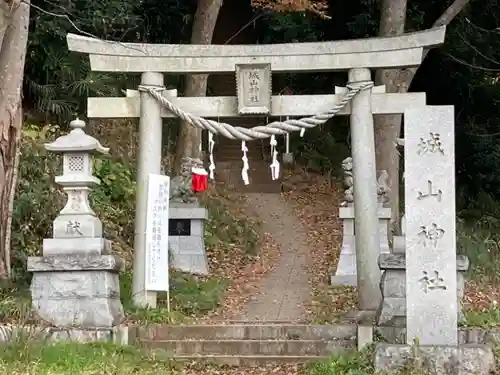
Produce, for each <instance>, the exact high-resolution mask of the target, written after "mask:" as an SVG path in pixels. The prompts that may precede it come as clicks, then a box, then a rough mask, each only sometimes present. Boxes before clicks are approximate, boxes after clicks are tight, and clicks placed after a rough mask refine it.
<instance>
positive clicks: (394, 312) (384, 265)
mask: <svg viewBox="0 0 500 375" xmlns="http://www.w3.org/2000/svg"><path fill="white" fill-rule="evenodd" d="M378 263H379V267H380V269H381V271H383V274H382V277H381V279H380V290H381V292H382V302H381V304H380V306H379V309H378V312H377V324H378V325H384V326H397V325H399V324H400V323H396V322H397V321H405V320H406V256H405V253H390V254H381V255H380V256H379V260H378ZM468 267H469V261H468V259H467V257H466V256H463V255H458V256H457V303H458V306H461V305H462V298H463V296H464V288H465V286H464V285H465V278H464V273H465V271H467V269H468ZM463 320H464V314H463V311H462V309H461V308H459V309H458V321H459V322H461V321H463Z"/></svg>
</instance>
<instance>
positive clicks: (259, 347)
mask: <svg viewBox="0 0 500 375" xmlns="http://www.w3.org/2000/svg"><path fill="white" fill-rule="evenodd" d="M138 344H139V345H140V346H141V347H144V348H147V349H155V350H156V349H161V350H165V351H167V352H169V353H172V354H173V355H174V356H177V355H192V354H201V355H238V356H242V355H243V356H246V355H271V356H282V355H284V356H311V355H312V356H323V355H324V356H328V355H331V354H334V353H335V354H336V353H339V354H340V353H344V352H346V351H348V350H353V349H354V348H355V347H356V341H355V340H336V341H332V340H331V341H323V340H155V341H151V340H147V341H143V340H140V341H139V342H138Z"/></svg>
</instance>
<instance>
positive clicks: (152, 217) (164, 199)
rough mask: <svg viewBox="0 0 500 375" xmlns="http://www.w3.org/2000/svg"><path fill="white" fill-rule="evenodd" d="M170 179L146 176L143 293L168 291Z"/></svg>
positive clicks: (162, 176) (161, 176) (167, 177)
mask: <svg viewBox="0 0 500 375" xmlns="http://www.w3.org/2000/svg"><path fill="white" fill-rule="evenodd" d="M169 190H170V177H169V176H164V175H158V174H150V175H149V183H148V212H147V225H146V290H149V291H168V290H169V272H168V265H169V264H168V208H169Z"/></svg>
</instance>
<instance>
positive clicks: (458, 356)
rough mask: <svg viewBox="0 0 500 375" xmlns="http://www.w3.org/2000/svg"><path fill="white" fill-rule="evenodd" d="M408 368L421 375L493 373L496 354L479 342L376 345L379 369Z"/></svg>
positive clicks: (387, 371)
mask: <svg viewBox="0 0 500 375" xmlns="http://www.w3.org/2000/svg"><path fill="white" fill-rule="evenodd" d="M405 368H415V370H416V371H417V372H418V373H419V374H420V373H421V374H424V373H425V374H427V373H428V374H435V375H445V374H450V375H489V374H492V373H493V372H494V371H495V357H494V355H493V352H492V350H491V349H490V348H489V347H488V346H487V345H477V344H474V345H473V344H468V345H458V346H418V347H417V346H415V347H412V346H409V345H392V344H378V345H377V346H376V348H375V372H377V373H379V372H383V373H399V372H400V371H401V370H403V369H405ZM419 370H420V371H419ZM422 371H424V372H422Z"/></svg>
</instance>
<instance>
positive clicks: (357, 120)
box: [67, 27, 445, 311]
mask: <svg viewBox="0 0 500 375" xmlns="http://www.w3.org/2000/svg"><path fill="white" fill-rule="evenodd" d="M444 37H445V27H440V28H435V29H430V30H427V31H423V32H416V33H410V34H405V35H402V36H397V37H387V38H368V39H359V40H348V41H334V42H318V43H292V44H276V45H154V44H139V43H119V42H109V41H103V40H98V39H93V38H88V37H82V36H78V35H74V34H69V35H68V37H67V41H68V47H69V50H70V51H75V52H81V53H85V54H88V55H89V57H90V65H91V69H92V70H93V71H100V72H127V73H140V74H141V85H142V86H143V87H149V88H154V89H155V90H156V91H157V92H158V93H159V94H163V95H164V96H165V97H167V98H168V99H169V100H170V101H171V103H172V104H173V105H174V106H175V107H178V108H180V109H182V110H184V111H185V112H188V113H191V114H194V115H196V116H200V117H207V118H223V117H235V116H239V115H245V114H247V115H248V114H262V115H264V114H265V115H267V116H273V117H281V116H283V117H285V116H292V117H293V116H311V115H315V114H319V113H325V112H328V111H330V110H331V109H332V107H335V105H337V104H338V103H340V102H342V100H343V98H344V94H337V95H293V96H281V95H276V96H273V95H272V94H271V92H270V91H269V92H262V95H263V96H262V98H259V99H258V100H256V102H255V103H253V104H255V105H253V108H249V106H250V107H252V103H250V104H247V105H246V106H245V105H242V102H241V101H242V97H241V96H240V94H241V93H240V92H238V96H234V97H233V96H231V97H227V96H226V97H196V98H194V97H176V96H172V95H171V92H169V91H166V90H165V88H164V76H163V74H164V73H165V74H210V73H227V72H235V73H236V74H238V76H239V74H240V73H241V72H248V71H258V72H259V73H260V74H262V75H267V80H266V81H267V82H268V85H270V82H271V80H270V75H271V72H296V73H306V72H327V71H346V70H347V71H348V83H349V84H351V85H360V84H361V85H362V84H365V88H367V89H364V90H362V91H360V92H359V93H357V95H355V96H354V98H353V99H352V103H348V104H347V105H346V106H345V107H343V108H341V109H340V111H339V112H338V114H343V115H349V114H350V115H351V117H350V124H351V137H352V158H353V174H354V186H355V188H354V195H355V202H356V204H355V208H354V209H355V231H356V233H358V235H356V253H357V257H356V258H357V278H358V282H357V285H358V290H359V297H360V308H361V309H362V310H370V311H373V310H376V309H377V308H378V306H379V304H380V300H381V295H380V289H379V281H380V270H379V267H378V264H377V260H378V256H379V247H380V244H379V228H378V217H377V195H376V168H375V146H374V126H373V115H374V114H378V115H383V114H401V113H403V112H404V111H405V109H407V108H414V107H423V106H425V94H424V93H405V94H394V93H385V90H384V89H383V88H380V89H378V90H373V91H372V89H371V88H370V85H369V84H370V83H372V75H371V70H373V69H380V68H399V67H414V66H418V65H420V64H421V61H422V53H423V49H424V48H429V47H433V46H437V45H440V44H442V43H443V41H444ZM238 76H237V77H238ZM366 84H368V85H366ZM262 90H264V89H262V88H261V91H262ZM238 91H240V90H238ZM243 104H244V103H243ZM88 117H89V118H138V117H139V118H140V122H139V127H140V141H139V166H138V177H137V203H136V228H135V243H134V251H135V255H134V257H135V259H134V283H133V297H134V301H135V302H136V303H137V304H139V305H146V304H148V305H151V306H154V305H155V304H156V293H154V292H149V291H146V290H145V267H146V266H145V254H146V249H145V247H146V246H145V241H146V240H145V231H146V211H147V210H146V208H147V207H146V205H147V181H148V176H149V174H150V173H154V174H159V173H160V164H161V139H162V117H163V118H165V117H174V115H173V114H172V113H171V112H169V111H167V110H165V109H164V108H162V105H161V103H160V102H158V101H157V100H156V99H155V98H154V97H153V96H152V95H151V94H150V93H149V92H147V91H142V92H141V93H140V95H139V96H131V97H117V98H89V99H88ZM359 234H362V235H359Z"/></svg>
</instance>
